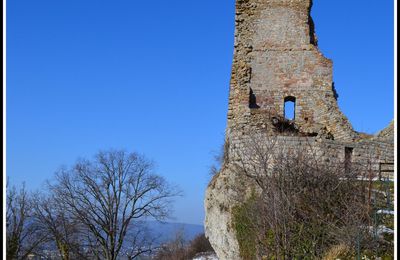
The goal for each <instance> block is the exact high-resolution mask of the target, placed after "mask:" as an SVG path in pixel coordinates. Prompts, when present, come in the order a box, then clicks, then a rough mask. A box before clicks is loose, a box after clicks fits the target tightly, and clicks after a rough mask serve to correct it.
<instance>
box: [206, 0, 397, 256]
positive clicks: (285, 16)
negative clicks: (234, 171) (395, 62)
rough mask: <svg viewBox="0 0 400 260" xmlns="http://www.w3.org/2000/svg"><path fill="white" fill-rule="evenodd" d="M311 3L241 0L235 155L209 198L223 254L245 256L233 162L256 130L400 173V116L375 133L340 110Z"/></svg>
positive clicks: (335, 159) (231, 131) (232, 135)
mask: <svg viewBox="0 0 400 260" xmlns="http://www.w3.org/2000/svg"><path fill="white" fill-rule="evenodd" d="M311 6H312V1H311V0H236V16H235V28H236V29H235V42H234V59H233V65H232V75H231V81H230V90H229V108H228V122H227V129H226V138H225V142H226V149H227V151H226V153H227V156H226V159H225V161H224V165H223V166H222V168H221V171H220V173H218V174H217V175H216V176H215V177H214V178H213V180H212V181H211V182H210V184H209V187H208V189H207V192H206V199H205V209H206V222H205V226H206V235H207V236H208V237H209V239H210V242H211V244H212V245H213V247H214V249H215V250H216V252H217V254H218V256H219V257H220V259H230V260H233V259H240V258H239V256H238V245H237V241H236V240H235V235H234V231H232V229H231V228H230V222H231V216H230V212H229V211H230V208H231V207H232V206H233V204H234V203H235V202H234V201H232V199H231V197H230V196H231V194H232V191H231V189H230V186H231V185H234V183H232V182H234V179H232V178H231V177H230V175H231V170H230V164H231V163H232V162H233V161H234V160H235V156H234V154H235V149H240V146H241V143H243V142H244V141H245V140H246V138H248V137H249V136H251V135H253V134H262V135H263V136H264V137H265V138H267V139H268V138H270V137H271V136H274V137H275V138H278V140H280V142H282V145H280V146H278V147H282V146H293V147H295V146H299V145H303V144H304V143H305V142H307V143H308V144H311V145H312V146H314V147H316V148H317V149H318V151H319V152H320V156H321V157H322V158H326V161H327V162H330V163H343V162H347V163H348V164H352V163H354V164H366V163H369V164H371V169H372V170H373V171H374V172H375V175H376V176H378V177H382V176H384V177H390V178H393V171H394V170H393V168H394V167H393V164H394V137H393V136H394V130H393V128H394V124H393V121H392V123H391V124H390V125H389V126H388V127H387V128H385V129H383V130H382V131H380V132H379V133H377V134H375V135H368V134H364V133H359V132H357V131H355V130H354V129H353V127H352V126H351V124H350V122H349V121H348V119H347V118H346V117H345V115H344V114H343V113H342V112H341V111H340V109H339V107H338V105H337V93H336V91H335V88H334V83H333V80H332V61H331V60H329V59H327V58H325V57H324V56H323V55H322V54H321V52H320V51H319V49H318V42H317V37H316V35H315V32H314V23H313V20H312V18H311V16H310V9H311ZM289 110H292V111H289ZM343 167H346V166H345V165H344V166H343Z"/></svg>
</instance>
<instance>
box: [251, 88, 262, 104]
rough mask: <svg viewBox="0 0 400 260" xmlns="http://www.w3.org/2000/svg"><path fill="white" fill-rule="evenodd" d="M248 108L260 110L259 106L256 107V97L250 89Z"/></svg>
mask: <svg viewBox="0 0 400 260" xmlns="http://www.w3.org/2000/svg"><path fill="white" fill-rule="evenodd" d="M249 108H260V106H259V105H257V98H256V95H254V93H253V90H252V89H250V94H249Z"/></svg>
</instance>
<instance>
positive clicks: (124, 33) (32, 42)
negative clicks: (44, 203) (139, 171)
mask: <svg viewBox="0 0 400 260" xmlns="http://www.w3.org/2000/svg"><path fill="white" fill-rule="evenodd" d="M234 13H235V10H234V0H218V1H215V0H201V1H195V0H191V1H187V0H185V1H184V0H169V1H162V0H158V1H155V0H153V1H132V0H117V1H112V2H111V1H99V0H85V1H81V0H68V1H66V0H60V1H54V0H38V1H31V0H18V1H8V2H7V175H8V176H9V178H10V181H11V182H12V183H15V184H19V183H21V182H22V181H25V182H26V183H27V186H28V187H30V188H31V189H38V188H40V187H41V185H42V183H43V182H44V181H45V180H46V179H49V178H51V177H52V175H53V173H54V171H55V170H57V169H58V168H59V167H60V166H61V165H71V164H73V163H74V162H75V161H76V159H77V158H78V157H91V156H92V155H94V154H95V153H96V152H97V151H98V150H100V149H109V148H116V149H120V148H122V149H126V150H129V151H130V150H135V151H138V152H140V153H143V154H145V155H146V156H147V157H148V158H150V159H152V160H154V161H155V162H156V164H157V171H158V173H160V174H161V175H163V176H165V177H166V178H167V179H168V180H169V181H170V182H172V183H175V184H177V185H179V186H180V187H181V188H182V189H183V191H184V194H185V196H184V197H182V198H180V199H178V200H177V201H176V203H175V217H176V218H175V221H179V222H186V223H195V224H200V223H202V222H203V218H204V212H203V197H204V191H205V188H206V185H207V183H208V180H209V178H210V176H209V175H208V169H209V166H210V165H211V164H212V163H213V162H212V158H213V154H214V153H215V152H217V151H218V150H219V147H220V146H221V145H222V142H223V138H224V131H225V125H226V113H227V106H228V87H229V78H230V69H231V63H232V54H233V34H234ZM312 15H313V18H314V22H315V24H316V32H317V36H318V39H319V47H320V49H321V51H322V52H323V54H324V55H325V56H326V57H328V58H330V59H333V62H334V81H335V87H336V89H337V91H338V93H339V106H340V108H341V109H342V111H343V112H344V113H345V114H346V115H347V116H348V118H349V119H350V121H351V123H352V124H353V126H354V128H355V129H356V130H359V131H364V132H368V133H374V132H376V131H378V130H379V129H381V128H383V127H385V126H386V125H387V124H388V123H389V122H390V120H391V119H392V118H393V111H394V109H393V99H394V98H393V89H394V87H393V57H394V55H393V2H392V1H389V0H388V1H379V4H377V3H376V2H374V1H362V0H352V1H345V0H335V1H324V0H316V1H314V6H313V11H312Z"/></svg>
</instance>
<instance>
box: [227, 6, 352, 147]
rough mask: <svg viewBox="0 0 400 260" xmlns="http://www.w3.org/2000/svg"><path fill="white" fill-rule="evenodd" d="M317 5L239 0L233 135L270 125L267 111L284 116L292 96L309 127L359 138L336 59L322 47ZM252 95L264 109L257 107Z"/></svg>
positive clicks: (300, 123)
mask: <svg viewBox="0 0 400 260" xmlns="http://www.w3.org/2000/svg"><path fill="white" fill-rule="evenodd" d="M311 6H312V1H311V0H291V1H290V0H237V2H236V21H235V22H236V26H235V28H236V30H235V50H234V61H233V66H232V77H231V84H230V97H229V98H230V100H229V110H228V135H229V133H231V132H232V131H235V130H239V131H241V132H243V131H246V130H245V129H247V130H249V131H253V132H254V131H257V129H259V128H260V127H264V126H266V125H267V124H268V122H265V120H264V119H263V118H262V116H261V115H262V114H264V115H265V114H269V115H272V116H275V115H276V116H282V115H283V113H284V107H283V106H284V100H285V98H286V97H288V96H290V97H294V99H295V100H296V108H295V114H296V119H295V123H296V124H297V125H298V126H299V127H301V128H302V130H303V131H305V132H313V134H314V132H315V131H317V132H318V131H319V130H318V129H324V131H325V132H329V133H330V135H331V136H333V137H334V138H339V139H343V140H349V141H351V140H354V139H356V138H357V133H356V132H355V131H353V128H352V126H351V124H350V123H349V122H348V120H347V118H346V117H345V116H344V115H343V114H342V113H341V111H340V110H339V108H338V106H337V102H336V98H337V95H336V92H335V91H334V88H333V81H332V61H331V60H329V59H327V58H325V57H324V56H323V55H322V54H321V53H320V52H319V50H318V48H317V40H316V36H315V33H314V23H313V21H312V18H311V16H310V10H311ZM251 96H252V97H253V99H254V100H257V104H256V106H255V107H257V108H259V109H257V110H256V109H252V107H251V105H250V104H249V100H250V99H251V98H252V97H251ZM253 108H254V107H253ZM263 120H264V121H263Z"/></svg>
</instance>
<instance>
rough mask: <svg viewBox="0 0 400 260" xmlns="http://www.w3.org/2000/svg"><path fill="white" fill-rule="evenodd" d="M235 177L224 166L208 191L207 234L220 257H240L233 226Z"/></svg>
mask: <svg viewBox="0 0 400 260" xmlns="http://www.w3.org/2000/svg"><path fill="white" fill-rule="evenodd" d="M233 185H235V177H234V176H233V174H232V172H231V171H229V169H228V168H224V169H223V170H221V171H220V173H218V174H217V175H215V176H214V178H213V180H212V181H211V183H210V185H209V187H208V189H207V191H206V200H205V208H206V211H207V215H206V219H205V234H206V236H207V237H208V238H209V240H210V241H214V243H212V245H213V248H214V250H215V252H216V253H217V255H218V257H219V259H221V260H223V259H232V260H235V259H240V256H239V244H238V242H237V240H236V236H235V233H234V230H233V229H232V228H231V223H232V217H231V213H230V211H231V206H232V205H233V201H232V198H233V197H234V195H233V194H232V190H231V189H230V187H232V186H233Z"/></svg>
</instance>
